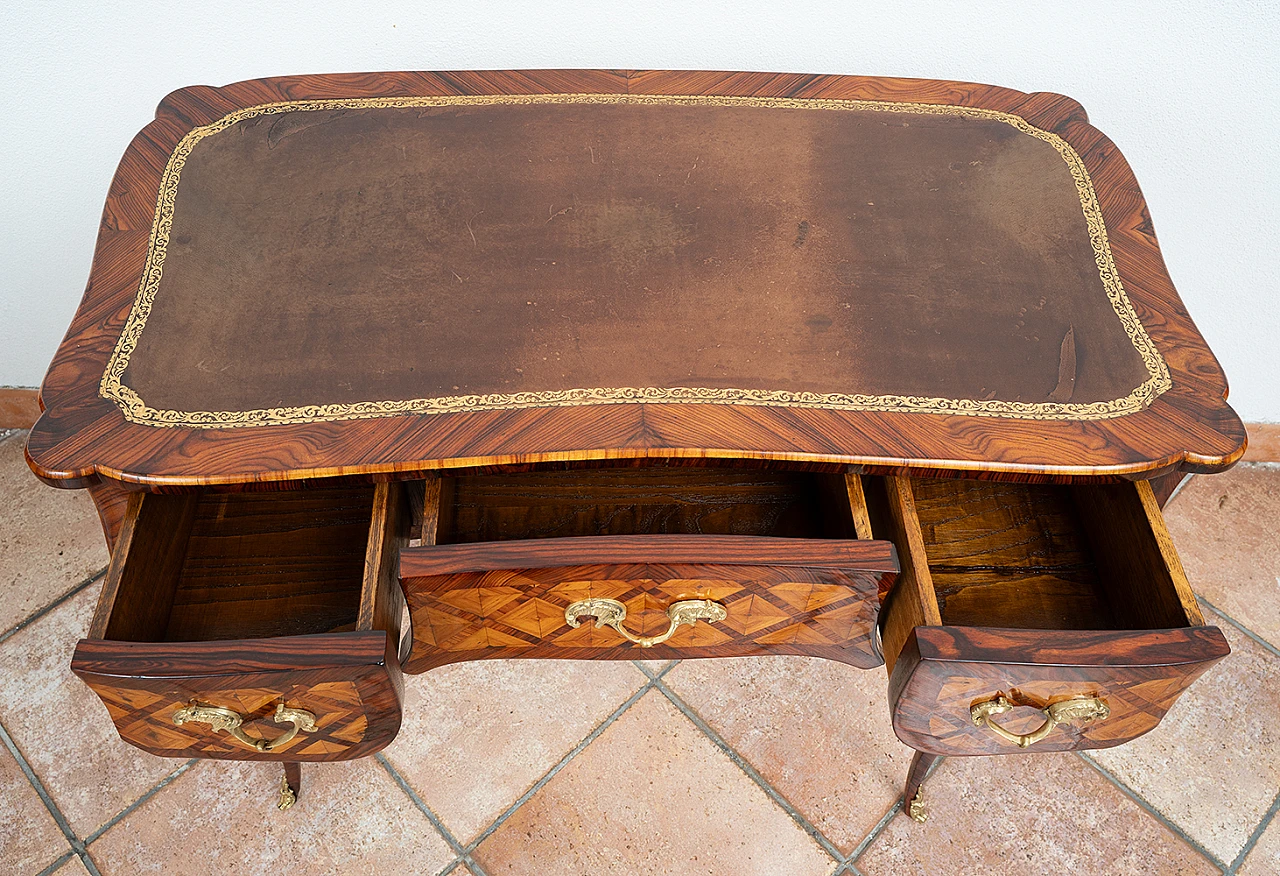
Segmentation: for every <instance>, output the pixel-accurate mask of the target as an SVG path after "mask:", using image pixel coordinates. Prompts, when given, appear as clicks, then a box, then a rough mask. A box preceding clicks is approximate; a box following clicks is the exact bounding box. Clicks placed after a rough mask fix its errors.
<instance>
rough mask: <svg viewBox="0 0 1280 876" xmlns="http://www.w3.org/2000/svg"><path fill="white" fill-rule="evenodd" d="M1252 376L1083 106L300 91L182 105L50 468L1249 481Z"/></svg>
mask: <svg viewBox="0 0 1280 876" xmlns="http://www.w3.org/2000/svg"><path fill="white" fill-rule="evenodd" d="M1225 394H1226V381H1225V379H1224V377H1223V375H1222V373H1221V370H1220V368H1219V367H1218V365H1217V362H1216V361H1215V360H1214V358H1213V356H1212V354H1211V353H1210V352H1209V350H1208V348H1207V347H1206V346H1205V344H1204V341H1203V339H1201V337H1200V336H1199V334H1198V333H1197V332H1196V330H1195V327H1194V325H1193V324H1192V323H1191V321H1190V319H1189V317H1188V316H1187V314H1186V313H1185V310H1184V309H1183V306H1182V304H1181V302H1180V301H1179V299H1178V297H1177V294H1176V292H1175V291H1174V289H1173V286H1172V284H1171V282H1170V280H1169V278H1168V276H1167V273H1166V272H1165V270H1164V266H1163V263H1162V261H1161V259H1160V255H1159V249H1158V246H1157V244H1156V241H1155V237H1154V233H1153V231H1152V229H1151V223H1150V219H1149V217H1148V216H1147V213H1146V209H1145V205H1144V203H1143V201H1142V197H1141V194H1140V192H1139V191H1138V188H1137V184H1136V182H1135V181H1134V179H1133V177H1132V175H1131V173H1130V172H1129V169H1128V167H1127V165H1126V164H1125V162H1124V159H1123V158H1122V157H1121V156H1120V154H1119V152H1118V151H1117V150H1116V149H1115V147H1114V146H1113V145H1112V144H1111V143H1110V142H1109V141H1107V140H1106V138H1105V137H1104V136H1103V135H1102V134H1100V133H1099V132H1098V131H1097V130H1096V129H1094V128H1092V127H1091V126H1090V125H1089V124H1088V123H1087V120H1086V117H1085V114H1084V111H1083V110H1082V109H1081V108H1080V107H1079V105H1078V104H1076V103H1075V102H1074V101H1072V100H1070V99H1069V98H1065V97H1062V96H1060V95H1052V94H1032V95H1025V94H1022V93H1019V92H1014V91H1010V90H1008V89H1001V88H994V87H991V86H981V85H971V84H965V83H952V82H930V81H923V80H887V79H871V78H861V77H806V76H781V75H766V74H715V73H610V72H590V71H583V72H541V73H487V74H370V75H365V76H358V75H347V76H312V77H291V78H280V79H271V80H258V81H253V82H244V83H237V84H235V85H231V86H227V87H225V88H220V89H213V88H207V87H195V88H189V89H183V90H182V91H179V92H175V93H174V94H173V95H170V96H169V97H168V98H166V99H165V100H164V102H162V103H161V105H160V107H159V109H158V111H157V117H156V121H154V122H153V123H151V124H150V125H149V126H148V127H147V128H146V129H144V130H143V131H142V132H141V133H140V134H139V135H138V137H137V138H136V139H135V141H134V143H133V144H132V145H131V146H130V148H129V150H128V152H127V153H126V154H125V156H124V159H123V160H122V162H121V166H120V169H119V171H118V173H117V176H116V179H115V182H114V183H113V185H112V189H111V193H110V195H109V197H108V201H107V206H106V211H105V213H104V217H103V224H102V229H101V233H100V236H99V241H98V249H97V253H96V257H95V260H94V266H93V272H92V275H91V277H90V281H89V287H88V290H87V291H86V294H85V299H84V301H83V302H82V304H81V307H80V310H79V312H78V313H77V315H76V318H75V321H74V323H73V325H72V327H71V330H70V331H69V333H68V336H67V339H66V341H64V343H63V345H62V347H61V348H60V350H59V352H58V354H57V357H56V358H55V360H54V363H53V365H52V366H51V368H50V372H49V375H48V377H47V379H46V382H45V385H44V387H43V390H42V401H43V403H44V405H45V407H46V408H47V410H46V412H45V414H44V416H43V417H42V418H41V420H40V422H39V423H38V424H37V426H36V428H35V430H34V431H33V432H32V435H31V438H30V441H29V445H28V453H29V456H30V458H31V461H32V463H33V467H34V468H36V470H37V472H38V473H40V474H41V475H42V476H43V477H45V478H46V479H47V480H50V481H51V482H59V483H61V484H62V485H66V486H75V485H82V484H84V483H87V482H92V480H93V479H94V478H95V477H96V476H97V475H105V476H107V477H112V478H118V479H123V480H126V481H134V482H139V483H148V484H153V485H160V484H195V483H237V482H246V481H255V480H279V479H299V478H310V477H316V476H322V475H342V474H378V473H386V472H391V471H399V472H409V471H422V470H426V469H430V468H438V467H449V466H460V465H483V464H494V463H515V462H538V461H555V460H579V459H600V458H627V457H645V456H651V457H654V456H656V457H681V456H688V457H699V456H716V457H726V458H744V459H745V458H770V459H781V460H790V461H800V462H809V463H817V464H860V465H866V466H871V467H876V468H880V469H885V470H888V469H895V468H912V469H916V470H962V469H970V470H971V469H981V470H989V471H992V472H1001V473H1005V474H1007V475H1009V476H1019V475H1021V476H1030V477H1037V476H1039V477H1057V478H1064V479H1065V478H1071V477H1079V476H1099V475H1121V474H1128V475H1134V474H1141V473H1148V474H1155V473H1159V472H1161V471H1165V470H1170V469H1172V468H1175V467H1182V468H1185V469H1188V470H1215V469H1219V468H1222V467H1225V466H1227V465H1230V464H1231V463H1232V462H1234V461H1235V460H1236V459H1237V458H1238V457H1239V455H1240V453H1241V452H1242V448H1243V442H1244V431H1243V428H1242V427H1241V425H1240V423H1239V420H1238V419H1237V418H1236V416H1235V414H1234V413H1233V412H1232V411H1231V409H1230V408H1229V407H1228V406H1227V405H1226V403H1225V401H1224V397H1225Z"/></svg>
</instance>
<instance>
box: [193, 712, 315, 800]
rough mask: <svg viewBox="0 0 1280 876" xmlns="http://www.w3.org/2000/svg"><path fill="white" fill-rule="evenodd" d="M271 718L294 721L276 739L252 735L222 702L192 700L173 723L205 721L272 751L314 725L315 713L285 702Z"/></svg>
mask: <svg viewBox="0 0 1280 876" xmlns="http://www.w3.org/2000/svg"><path fill="white" fill-rule="evenodd" d="M272 718H273V719H274V720H275V722H276V723H277V724H293V727H292V728H291V729H289V730H287V731H285V732H284V733H283V734H281V735H280V736H277V737H276V738H275V739H254V738H252V737H251V736H249V735H248V734H246V733H245V732H244V730H242V729H240V725H241V724H243V723H244V718H242V717H240V715H238V714H237V713H235V712H233V711H231V710H230V709H224V708H223V707H222V706H211V705H208V704H207V703H197V702H193V703H191V704H190V705H187V706H183V707H182V708H181V709H178V711H176V712H174V713H173V723H174V724H177V725H178V726H179V727H181V726H182V725H183V724H186V723H187V722H189V721H195V722H196V723H197V724H208V725H209V726H210V727H212V728H213V730H214V732H215V733H216V732H217V731H219V730H225V731H227V733H228V735H230V736H231V738H232V739H234V740H236V741H237V742H239V743H241V744H242V745H247V746H248V747H249V748H252V749H253V750H254V751H264V752H265V751H274V750H275V749H277V748H279V747H280V746H282V745H284V744H285V743H286V742H288V741H289V740H290V739H292V738H293V737H295V736H297V735H298V731H299V730H306V731H307V732H308V733H312V732H315V729H316V716H315V715H313V714H311V713H310V712H307V711H303V710H302V709H288V708H285V705H284V703H280V704H279V705H277V706H276V712H275V714H274V715H273V716H272ZM281 808H286V807H281Z"/></svg>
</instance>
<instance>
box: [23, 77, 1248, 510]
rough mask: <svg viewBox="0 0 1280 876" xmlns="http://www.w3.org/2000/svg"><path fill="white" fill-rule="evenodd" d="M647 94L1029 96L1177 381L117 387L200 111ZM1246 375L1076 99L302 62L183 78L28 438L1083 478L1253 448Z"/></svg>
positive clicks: (944, 99) (278, 454) (158, 482)
mask: <svg viewBox="0 0 1280 876" xmlns="http://www.w3.org/2000/svg"><path fill="white" fill-rule="evenodd" d="M573 93H580V94H629V95H689V96H699V95H700V96H708V95H714V96H722V97H768V98H792V99H814V98H823V99H838V100H864V101H895V102H910V103H922V104H944V105H952V106H963V107H973V108H979V109H985V110H993V111H998V112H1002V113H1009V114H1011V115H1016V116H1018V117H1020V118H1022V119H1024V120H1025V121H1026V122H1028V123H1029V124H1031V125H1033V126H1035V127H1037V128H1039V129H1041V130H1043V131H1048V132H1052V133H1054V134H1056V135H1058V136H1060V137H1061V138H1062V139H1063V140H1065V141H1066V142H1067V143H1068V144H1069V145H1070V146H1071V147H1072V149H1074V150H1075V152H1076V153H1077V154H1078V155H1079V157H1080V159H1081V160H1082V161H1083V163H1084V165H1085V167H1086V168H1087V170H1088V173H1089V175H1090V177H1091V179H1092V182H1093V185H1094V188H1095V190H1096V191H1097V197H1098V202H1099V206H1100V208H1101V211H1102V215H1103V219H1104V221H1105V224H1106V229H1107V234H1108V236H1109V239H1110V244H1111V249H1112V252H1113V255H1114V258H1115V262H1116V265H1117V268H1118V273H1119V275H1120V277H1121V278H1122V279H1123V283H1124V288H1125V290H1126V292H1127V293H1128V295H1129V297H1130V299H1131V301H1132V303H1133V306H1134V308H1135V310H1136V312H1137V314H1138V316H1139V319H1140V321H1141V323H1142V326H1143V327H1144V328H1145V329H1146V330H1147V331H1148V333H1149V334H1150V336H1151V338H1152V340H1153V341H1154V342H1155V344H1156V346H1157V348H1158V349H1159V351H1160V354H1161V356H1162V357H1163V358H1164V360H1165V362H1166V363H1167V365H1168V369H1169V372H1170V376H1171V378H1172V385H1171V387H1170V388H1169V389H1168V390H1167V391H1165V392H1164V393H1163V394H1161V395H1159V396H1158V397H1157V398H1155V400H1154V401H1153V402H1152V403H1151V404H1150V405H1149V406H1148V407H1146V408H1144V409H1143V410H1140V411H1138V412H1136V413H1131V414H1128V415H1125V416H1121V417H1116V418H1112V419H1094V420H1088V421H1072V420H1018V419H1000V418H993V417H974V416H965V415H942V414H932V413H928V414H926V413H903V412H877V411H858V412H853V413H850V412H847V411H846V412H838V411H827V410H811V409H800V408H778V407H748V406H738V405H698V404H679V405H676V404H654V403H648V402H644V403H627V404H609V405H597V406H589V407H580V408H528V409H523V410H508V411H483V412H469V413H453V414H433V415H425V416H434V417H445V418H448V422H447V424H446V425H445V426H444V427H443V428H438V429H427V428H424V423H423V419H424V415H411V416H398V417H387V418H382V419H368V420H348V421H343V422H320V423H305V424H292V425H276V426H270V427H251V428H245V429H236V430H200V429H188V428H156V427H152V426H146V425H139V424H136V423H130V422H128V421H127V420H126V419H125V417H124V416H123V415H122V413H121V411H120V410H119V408H117V407H116V405H115V404H114V403H113V402H111V401H110V400H108V399H105V398H103V397H101V396H100V395H99V393H98V383H99V378H100V377H101V375H102V373H103V371H104V369H105V367H106V362H107V360H108V358H109V357H110V354H111V351H112V349H113V348H114V346H115V343H116V341H117V339H118V337H119V335H120V332H121V331H122V329H123V326H124V324H125V321H126V318H127V317H128V315H129V312H130V308H131V306H132V304H133V301H134V297H135V294H136V287H137V282H138V277H139V275H140V272H141V265H142V262H143V261H144V260H145V256H146V249H147V238H148V234H149V231H150V227H151V222H152V218H153V214H154V210H155V198H156V193H157V192H158V190H159V187H160V178H161V175H162V173H163V170H164V167H165V163H166V161H167V159H168V157H169V155H170V154H171V153H172V151H173V150H174V148H175V147H176V145H177V143H178V142H179V141H180V140H181V139H182V137H183V136H185V134H187V133H188V132H190V131H191V129H192V128H194V127H197V126H200V125H207V124H209V123H211V122H213V121H216V120H217V119H219V118H222V117H224V116H226V115H227V114H228V113H231V112H234V111H236V110H239V109H244V108H246V107H252V106H258V105H261V104H264V103H272V102H279V101H296V100H322V99H338V98H352V97H371V96H385V97H402V96H423V97H430V96H449V95H520V94H573ZM1226 391H1227V386H1226V379H1225V377H1224V375H1223V373H1222V370H1221V368H1220V366H1219V365H1218V363H1217V361H1216V359H1215V358H1214V357H1213V354H1212V353H1211V352H1210V351H1209V349H1208V347H1207V345H1206V344H1205V343H1204V341H1203V339H1202V338H1201V337H1200V335H1199V333H1198V332H1197V331H1196V329H1195V326H1194V324H1193V323H1192V321H1191V319H1190V317H1189V315H1188V314H1187V312H1186V310H1185V308H1184V307H1183V305H1182V302H1181V300H1180V299H1179V297H1178V295H1177V292H1176V291H1175V289H1174V287H1173V284H1172V282H1171V281H1170V279H1169V277H1168V273H1167V271H1166V270H1165V267H1164V264H1163V260H1162V258H1161V256H1160V251H1159V245H1158V243H1157V241H1156V238H1155V234H1154V231H1153V229H1152V226H1151V220H1150V217H1149V215H1148V213H1147V210H1146V206H1145V202H1144V201H1143V199H1142V195H1141V192H1140V190H1139V188H1138V185H1137V182H1136V180H1135V179H1134V178H1133V174H1132V172H1131V171H1130V169H1129V167H1128V165H1127V163H1126V162H1125V160H1124V158H1123V156H1122V155H1121V154H1120V152H1119V150H1117V149H1116V147H1115V146H1114V145H1113V144H1112V143H1111V142H1110V141H1109V140H1108V139H1107V138H1106V137H1105V135H1103V134H1102V133H1101V132H1099V131H1098V130H1097V129H1095V128H1093V127H1092V126H1091V125H1089V124H1088V119H1087V116H1086V114H1085V111H1084V109H1083V107H1081V106H1080V104H1079V103H1077V102H1076V101H1074V100H1072V99H1071V98H1068V97H1064V96H1062V95H1058V94H1052V93H1045V92H1037V93H1033V94H1024V93H1022V92H1018V91H1014V90H1011V89H1007V88H1000V87H996V86H989V85H980V84H974V83H963V82H949V81H935V80H913V79H893V78H878V77H857V76H823V75H800V74H769V73H728V72H696V71H590V70H553V71H488V72H483V71H481V72H449V73H367V74H336V75H318V76H292V77H277V78H271V79H259V80H249V81H245V82H238V83H234V84H231V85H227V86H224V87H222V88H212V87H209V86H194V87H190V88H183V89H180V90H178V91H175V92H173V93H172V94H170V95H168V96H167V97H165V98H164V100H162V101H161V102H160V105H159V107H158V108H157V112H156V119H155V121H153V122H152V123H150V124H149V125H148V126H147V127H146V128H144V129H143V130H142V131H141V132H140V133H139V134H138V135H137V137H135V139H134V141H133V143H132V144H131V145H130V147H129V149H128V150H127V151H126V153H125V155H124V157H123V158H122V160H121V163H120V167H119V169H118V170H117V173H116V176H115V179H114V180H113V183H112V186H111V189H110V193H109V195H108V198H107V203H106V206H105V209H104V213H103V218H102V223H101V226H100V231H99V236H98V242H97V247H96V251H95V256H94V262H93V268H92V271H91V274H90V281H89V284H88V286H87V288H86V291H85V295H84V299H83V300H82V302H81V304H80V307H79V309H78V310H77V313H76V316H75V318H74V320H73V322H72V325H71V327H70V329H69V330H68V332H67V336H66V338H65V339H64V341H63V343H62V345H61V347H60V348H59V350H58V353H57V355H56V356H55V358H54V361H53V363H52V365H51V366H50V369H49V373H48V375H47V377H46V379H45V382H44V385H43V387H42V390H41V404H42V407H43V408H45V413H44V414H43V415H42V417H41V418H40V421H39V422H38V423H37V424H36V426H35V428H34V429H33V431H32V433H31V436H30V438H29V441H28V448H27V454H28V461H29V462H30V464H31V466H32V468H33V470H34V471H35V472H36V473H37V475H39V476H40V477H41V478H42V479H44V480H46V481H47V482H49V483H52V484H55V485H57V486H65V487H78V486H85V485H88V484H91V483H94V482H95V481H96V480H97V479H98V478H99V477H105V478H109V479H113V480H118V481H122V482H126V483H132V484H136V485H140V486H150V487H162V486H174V487H178V486H193V485H200V484H239V483H251V482H259V481H262V482H268V481H286V480H301V479H313V478H318V477H328V476H352V475H356V476H386V475H395V474H402V475H403V474H410V473H413V472H420V471H428V470H432V469H438V468H460V467H471V466H489V465H505V464H530V463H540V462H573V461H587V460H602V459H637V458H719V459H752V460H775V461H780V462H790V463H802V464H824V465H862V466H868V467H873V468H878V469H883V470H888V469H896V470H913V471H919V472H925V471H938V472H944V471H983V472H989V473H991V474H992V475H994V476H997V477H1010V478H1019V477H1027V478H1035V479H1042V478H1043V479H1053V480H1070V479H1077V478H1089V477H1136V476H1150V475H1154V474H1159V473H1163V472H1167V471H1172V470H1175V469H1182V470H1185V471H1217V470H1221V469H1224V468H1226V467H1228V466H1230V465H1232V464H1234V463H1235V462H1236V461H1237V460H1238V459H1239V458H1240V457H1241V455H1242V454H1243V452H1244V446H1245V434H1244V428H1243V426H1242V424H1241V423H1240V421H1239V418H1238V417H1236V415H1235V413H1234V412H1233V411H1232V410H1231V408H1230V407H1229V406H1228V405H1227V404H1226V403H1225V398H1226Z"/></svg>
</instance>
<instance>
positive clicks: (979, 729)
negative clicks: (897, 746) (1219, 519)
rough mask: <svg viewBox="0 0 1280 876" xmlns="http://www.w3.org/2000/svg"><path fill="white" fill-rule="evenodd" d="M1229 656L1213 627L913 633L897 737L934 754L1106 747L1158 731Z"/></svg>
mask: <svg viewBox="0 0 1280 876" xmlns="http://www.w3.org/2000/svg"><path fill="white" fill-rule="evenodd" d="M1229 650H1230V649H1229V648H1228V646H1227V642H1226V639H1225V638H1223V635H1222V633H1221V631H1220V630H1218V629H1217V628H1216V627H1189V628H1185V629H1171V630H1142V631H1112V630H1108V631H1100V632H1091V631H1090V632H1086V631H1072V630H1011V629H982V628H973V627H917V628H916V629H915V631H914V632H913V633H912V635H911V636H910V637H909V638H908V641H907V643H906V645H905V646H904V648H903V649H902V654H901V656H900V657H899V659H898V661H897V663H896V664H895V665H894V668H893V674H892V676H891V677H890V682H889V701H890V706H891V708H892V711H893V728H894V732H895V733H897V735H898V738H899V739H901V740H902V741H903V742H905V743H906V744H907V745H910V746H911V747H912V748H915V749H917V750H919V751H925V752H929V753H932V754H947V755H965V754H1016V753H1020V752H1023V751H1031V752H1037V751H1069V750H1077V749H1090V748H1109V747H1111V746H1113V745H1119V744H1121V743H1123V742H1128V741H1129V740H1131V739H1134V738H1136V737H1138V736H1141V735H1142V734H1143V733H1146V732H1148V731H1149V730H1151V729H1152V728H1154V727H1155V726H1156V725H1157V724H1158V723H1160V720H1161V719H1162V718H1163V717H1164V715H1165V713H1166V712H1167V711H1168V710H1169V708H1170V707H1171V706H1172V705H1173V703H1174V701H1175V700H1177V698H1178V697H1179V696H1180V695H1181V694H1182V692H1183V691H1184V690H1186V688H1187V687H1188V686H1189V685H1190V684H1191V683H1192V682H1194V681H1195V680H1196V679H1197V678H1199V677H1200V675H1201V674H1202V673H1203V672H1204V671H1205V670H1206V669H1208V668H1209V667H1210V666H1212V665H1213V664H1214V663H1216V662H1218V661H1219V660H1221V659H1222V658H1223V657H1225V656H1226V655H1227V654H1228V653H1229ZM992 725H994V726H992ZM1002 731H1003V732H1002Z"/></svg>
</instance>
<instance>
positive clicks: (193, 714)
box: [173, 702, 316, 751]
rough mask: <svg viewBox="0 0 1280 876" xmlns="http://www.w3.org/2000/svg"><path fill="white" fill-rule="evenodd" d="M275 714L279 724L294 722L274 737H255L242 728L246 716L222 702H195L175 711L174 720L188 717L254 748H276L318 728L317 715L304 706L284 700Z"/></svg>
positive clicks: (265, 749) (184, 721)
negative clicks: (288, 704)
mask: <svg viewBox="0 0 1280 876" xmlns="http://www.w3.org/2000/svg"><path fill="white" fill-rule="evenodd" d="M272 717H273V718H274V719H275V722H276V723H277V724H289V723H291V724H293V727H292V728H290V729H289V730H287V731H285V732H284V733H283V734H282V735H280V736H277V737H276V738H275V739H254V738H252V737H250V736H249V735H248V734H246V733H245V732H244V731H243V730H241V729H240V725H241V724H243V723H244V718H242V717H240V716H239V715H238V714H236V713H235V712H233V711H231V710H230V709H224V708H223V707H222V706H210V705H208V704H207V703H195V702H193V703H191V705H189V706H183V707H182V708H181V709H178V711H176V712H174V713H173V723H175V724H177V725H178V726H179V727H181V726H182V725H183V724H186V723H187V722H188V721H195V722H196V723H197V724H208V725H209V726H210V727H212V728H213V729H214V731H215V732H216V731H218V730H226V731H227V733H228V734H230V736H231V738H232V739H234V740H236V741H237V742H239V743H241V744H243V745H247V746H249V747H250V748H252V749H254V750H255V751H274V750H275V749H277V748H279V747H280V746H282V745H284V744H285V743H286V742H288V741H289V740H290V739H292V738H293V737H295V736H297V735H298V731H299V730H306V731H307V732H308V733H312V732H314V731H315V729H316V716H315V715H313V714H311V713H310V712H306V711H303V710H302V709H286V708H285V705H284V703H280V704H279V705H277V706H276V713H275V715H273V716H272Z"/></svg>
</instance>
